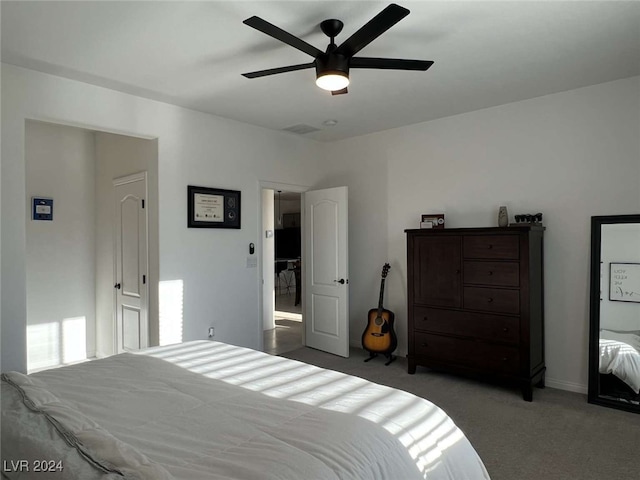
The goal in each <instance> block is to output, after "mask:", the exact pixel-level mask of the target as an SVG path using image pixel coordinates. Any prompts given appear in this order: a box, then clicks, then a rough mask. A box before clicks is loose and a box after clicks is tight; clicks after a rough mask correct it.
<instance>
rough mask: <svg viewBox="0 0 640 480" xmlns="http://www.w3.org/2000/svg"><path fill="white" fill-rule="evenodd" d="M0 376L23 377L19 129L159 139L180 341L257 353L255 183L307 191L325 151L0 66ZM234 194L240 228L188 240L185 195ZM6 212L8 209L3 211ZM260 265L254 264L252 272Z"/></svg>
mask: <svg viewBox="0 0 640 480" xmlns="http://www.w3.org/2000/svg"><path fill="white" fill-rule="evenodd" d="M1 93H2V97H1V104H2V229H1V233H2V240H1V246H2V286H3V288H2V302H1V303H2V310H1V313H2V348H1V355H2V369H3V370H10V369H14V370H21V371H24V370H25V369H26V341H25V335H26V333H25V332H26V300H25V299H26V282H25V273H26V272H25V257H26V248H25V223H26V218H27V214H28V212H27V209H26V203H27V202H26V191H25V164H24V129H25V120H26V119H36V120H45V121H51V122H54V123H61V124H67V125H73V126H81V127H84V128H89V129H93V130H99V131H106V132H111V133H121V134H126V135H131V136H137V137H142V138H148V139H152V138H157V139H158V187H159V188H158V190H159V200H158V210H159V238H160V245H159V259H160V278H159V280H160V281H161V282H162V281H163V280H167V281H169V280H182V282H183V283H182V285H183V295H184V310H183V316H184V325H183V339H184V340H192V339H197V338H206V337H207V328H208V326H209V325H211V324H213V325H215V326H216V338H217V339H220V340H222V341H226V342H229V343H234V344H239V345H244V346H248V347H253V348H259V347H260V345H261V342H262V340H261V339H262V324H261V321H260V317H261V305H260V292H261V287H260V285H261V268H246V256H247V253H248V245H249V243H251V242H254V243H255V244H256V248H257V251H258V252H260V248H261V245H262V238H261V234H260V232H261V230H262V228H261V219H260V217H261V212H260V211H259V209H258V205H259V203H260V201H259V200H260V195H261V193H260V190H261V189H260V187H259V181H261V180H262V181H278V182H282V183H286V184H292V185H313V184H315V183H316V182H317V179H318V166H319V165H320V164H321V162H320V160H321V152H322V150H321V148H322V145H321V144H319V143H317V142H314V141H311V140H309V139H305V138H302V137H298V136H294V135H291V134H288V133H284V132H282V133H281V132H273V131H270V130H267V129H264V128H260V127H254V126H250V125H246V124H242V123H239V122H234V121H231V120H226V119H223V118H219V117H214V116H211V115H206V114H202V113H198V112H194V111H191V110H187V109H184V108H180V107H176V106H172V105H168V104H164V103H161V102H154V101H151V100H146V99H142V98H139V97H135V96H132V95H126V94H123V93H120V92H116V91H113V90H108V89H105V88H100V87H96V86H92V85H88V84H84V83H81V82H75V81H72V80H68V79H63V78H60V77H55V76H52V75H46V74H41V73H38V72H34V71H31V70H27V69H23V68H18V67H14V66H10V65H6V64H3V65H2V92H1ZM189 184H191V185H198V186H208V187H220V188H227V189H234V190H241V191H242V211H241V215H242V228H241V229H239V230H216V229H188V228H187V185H189ZM8 205H10V206H11V208H7V206H8ZM259 265H260V262H259Z"/></svg>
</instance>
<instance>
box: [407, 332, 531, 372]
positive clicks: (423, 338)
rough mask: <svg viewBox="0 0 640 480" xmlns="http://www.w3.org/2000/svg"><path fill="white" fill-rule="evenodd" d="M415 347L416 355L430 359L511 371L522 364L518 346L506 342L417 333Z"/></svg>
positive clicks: (465, 365)
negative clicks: (488, 341) (504, 343)
mask: <svg viewBox="0 0 640 480" xmlns="http://www.w3.org/2000/svg"><path fill="white" fill-rule="evenodd" d="M413 346H414V352H415V355H416V356H419V357H422V358H424V359H427V361H428V360H433V361H434V362H438V363H440V362H442V363H448V364H452V365H458V366H462V367H467V368H471V369H473V370H482V371H485V372H497V373H510V374H514V373H517V372H518V370H519V367H520V354H519V351H518V349H517V348H515V347H509V346H506V345H496V344H492V343H487V342H480V341H473V340H465V339H462V338H454V337H447V336H444V335H432V334H429V333H421V332H415V335H414V345H413ZM427 366H428V362H427Z"/></svg>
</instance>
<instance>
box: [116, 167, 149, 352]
mask: <svg viewBox="0 0 640 480" xmlns="http://www.w3.org/2000/svg"><path fill="white" fill-rule="evenodd" d="M113 186H114V191H115V262H116V265H115V269H114V273H115V282H114V283H115V285H114V288H115V297H116V298H115V303H116V306H115V310H116V315H115V317H116V351H117V352H118V353H122V352H124V351H127V350H139V349H140V348H144V347H147V346H148V345H149V325H148V313H147V312H148V305H147V302H148V294H147V280H148V279H147V277H148V272H147V213H146V212H147V210H146V208H145V198H146V196H147V174H146V172H142V173H137V174H135V175H129V176H127V177H122V178H118V179H115V180H114V181H113Z"/></svg>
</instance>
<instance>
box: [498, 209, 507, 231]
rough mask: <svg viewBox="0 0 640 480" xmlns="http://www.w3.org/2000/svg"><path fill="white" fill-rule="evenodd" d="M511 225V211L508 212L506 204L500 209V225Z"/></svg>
mask: <svg viewBox="0 0 640 480" xmlns="http://www.w3.org/2000/svg"><path fill="white" fill-rule="evenodd" d="M508 225H509V213H508V212H507V207H506V206H504V205H503V206H501V207H500V208H499V209H498V226H499V227H506V226H508Z"/></svg>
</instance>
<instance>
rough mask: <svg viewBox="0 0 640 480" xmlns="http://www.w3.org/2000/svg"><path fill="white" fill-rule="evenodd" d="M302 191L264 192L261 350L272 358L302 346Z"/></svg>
mask: <svg viewBox="0 0 640 480" xmlns="http://www.w3.org/2000/svg"><path fill="white" fill-rule="evenodd" d="M302 191H303V188H302V187H293V186H291V185H274V188H264V189H263V191H262V200H263V206H262V207H263V208H262V212H263V230H264V236H263V238H262V240H263V245H262V252H263V255H262V258H263V262H262V265H263V350H264V351H265V352H267V353H271V354H274V355H277V354H280V353H284V352H289V351H292V350H296V349H298V348H300V347H302V346H303V343H304V342H303V333H304V325H303V312H302V289H303V287H302V280H301V278H302V277H301V272H302V234H301V232H302V226H301V221H300V219H301V203H302V202H301V194H302Z"/></svg>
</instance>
